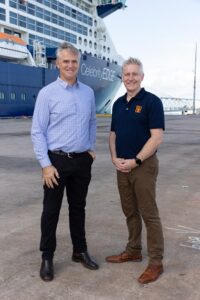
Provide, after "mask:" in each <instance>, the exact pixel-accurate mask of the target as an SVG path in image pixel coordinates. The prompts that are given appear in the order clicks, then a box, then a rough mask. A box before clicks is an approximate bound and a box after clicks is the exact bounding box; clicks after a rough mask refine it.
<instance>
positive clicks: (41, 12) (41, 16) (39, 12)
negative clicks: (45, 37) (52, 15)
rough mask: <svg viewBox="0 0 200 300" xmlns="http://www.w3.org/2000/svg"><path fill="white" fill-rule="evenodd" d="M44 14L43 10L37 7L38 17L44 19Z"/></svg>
mask: <svg viewBox="0 0 200 300" xmlns="http://www.w3.org/2000/svg"><path fill="white" fill-rule="evenodd" d="M43 14H44V11H43V9H42V8H41V7H39V6H36V17H38V18H41V19H43Z"/></svg>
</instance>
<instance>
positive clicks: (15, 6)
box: [9, 0, 17, 8]
mask: <svg viewBox="0 0 200 300" xmlns="http://www.w3.org/2000/svg"><path fill="white" fill-rule="evenodd" d="M9 3H10V6H11V7H14V8H17V3H16V1H13V0H10V2H9Z"/></svg>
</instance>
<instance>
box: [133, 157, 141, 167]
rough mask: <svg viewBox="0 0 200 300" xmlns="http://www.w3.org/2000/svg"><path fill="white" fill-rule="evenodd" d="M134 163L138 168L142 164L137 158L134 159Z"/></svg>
mask: <svg viewBox="0 0 200 300" xmlns="http://www.w3.org/2000/svg"><path fill="white" fill-rule="evenodd" d="M135 161H136V164H137V165H138V166H140V165H141V164H142V161H141V159H139V158H137V157H136V159H135Z"/></svg>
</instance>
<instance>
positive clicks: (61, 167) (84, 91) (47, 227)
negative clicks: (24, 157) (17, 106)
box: [31, 43, 99, 281]
mask: <svg viewBox="0 0 200 300" xmlns="http://www.w3.org/2000/svg"><path fill="white" fill-rule="evenodd" d="M56 57H57V59H56V65H57V67H58V69H59V77H58V79H57V80H56V81H54V82H52V83H51V84H49V85H47V86H46V87H44V88H42V89H41V91H40V92H39V94H38V97H37V101H36V105H35V110H34V114H33V122H32V129H31V137H32V142H33V147H34V152H35V154H36V157H37V159H38V161H39V163H40V165H41V168H42V180H43V186H44V200H43V212H42V216H41V241H40V251H41V252H42V264H41V268H40V277H41V279H42V280H44V281H50V280H53V278H54V267H53V257H54V252H55V249H56V228H57V224H58V219H59V213H60V208H61V204H62V199H63V194H64V190H65V188H66V195H67V200H68V205H69V227H70V233H71V239H72V244H73V254H72V260H73V261H75V262H80V263H82V264H83V266H84V267H86V268H88V269H91V270H97V269H98V268H99V266H98V265H97V263H96V262H95V261H94V259H92V258H91V257H90V255H89V253H88V251H87V243H86V237H85V205H86V196H87V191H88V186H89V183H90V180H91V165H92V162H93V160H94V159H95V153H94V149H95V141H96V112H95V99H94V93H93V91H92V89H91V88H90V87H88V86H86V85H85V84H83V83H81V82H79V81H78V80H77V73H78V69H79V63H80V54H79V51H78V50H77V49H76V48H75V47H74V46H72V45H71V44H68V43H63V44H61V45H60V47H59V48H58V49H57V52H56Z"/></svg>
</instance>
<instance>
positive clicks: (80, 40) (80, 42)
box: [78, 37, 82, 45]
mask: <svg viewBox="0 0 200 300" xmlns="http://www.w3.org/2000/svg"><path fill="white" fill-rule="evenodd" d="M78 41H79V44H80V45H81V44H82V38H81V37H79V38H78Z"/></svg>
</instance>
